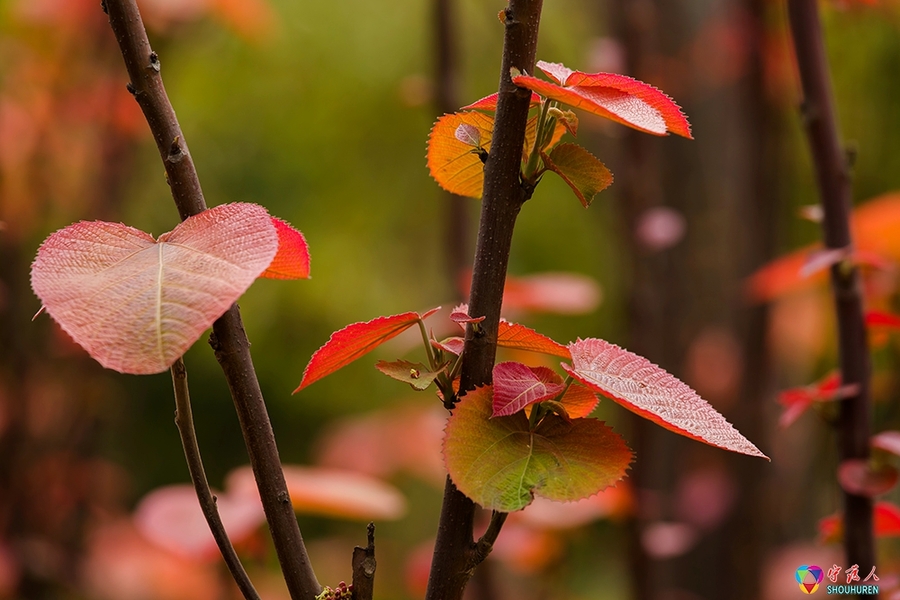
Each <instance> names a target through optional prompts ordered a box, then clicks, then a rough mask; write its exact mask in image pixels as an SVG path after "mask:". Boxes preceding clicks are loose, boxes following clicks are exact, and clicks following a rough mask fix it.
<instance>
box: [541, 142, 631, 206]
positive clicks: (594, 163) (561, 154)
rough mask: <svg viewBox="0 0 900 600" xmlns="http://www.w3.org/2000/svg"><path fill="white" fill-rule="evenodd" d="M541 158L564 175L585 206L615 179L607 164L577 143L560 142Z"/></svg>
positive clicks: (558, 173)
mask: <svg viewBox="0 0 900 600" xmlns="http://www.w3.org/2000/svg"><path fill="white" fill-rule="evenodd" d="M541 158H543V159H544V164H545V165H546V166H547V169H549V170H551V171H553V172H554V173H556V174H557V175H559V176H560V177H562V178H563V181H565V182H566V184H568V186H569V187H570V188H572V191H573V192H575V195H576V196H578V199H579V200H581V204H582V205H583V206H584V207H585V208H587V207H588V206H590V205H591V200H593V199H594V196H596V195H597V193H598V192H601V191H602V190H605V189H606V188H607V187H609V185H610V184H611V183H612V180H613V177H612V173H610V172H609V169H607V168H606V165H604V164H603V163H602V162H600V161H599V160H597V158H596V157H595V156H594V155H593V154H591V153H590V152H588V151H587V150H585V149H584V148H582V147H581V146H579V145H577V144H560V145H559V146H557V147H555V148H554V149H553V150H551V151H550V154H542V155H541Z"/></svg>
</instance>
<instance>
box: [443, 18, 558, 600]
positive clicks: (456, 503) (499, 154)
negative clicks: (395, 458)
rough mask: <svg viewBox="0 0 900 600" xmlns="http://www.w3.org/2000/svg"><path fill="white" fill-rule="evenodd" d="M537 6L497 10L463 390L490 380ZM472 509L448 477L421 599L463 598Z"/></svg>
mask: <svg viewBox="0 0 900 600" xmlns="http://www.w3.org/2000/svg"><path fill="white" fill-rule="evenodd" d="M542 5H543V2H542V0H511V1H510V3H509V6H508V7H507V8H506V10H505V11H503V13H501V14H502V15H503V18H504V25H505V30H506V31H505V36H504V43H503V59H502V63H501V67H500V86H499V98H498V102H497V112H496V116H495V125H494V133H493V137H492V140H491V152H490V156H489V157H488V159H487V162H486V163H485V168H484V190H483V198H482V210H481V223H480V226H479V230H478V243H477V247H476V250H475V264H474V268H473V274H472V290H471V293H470V296H469V311H470V312H469V314H471V315H475V316H479V317H480V316H484V317H485V320H484V321H483V322H481V323H480V324H479V328H478V331H477V333H476V331H475V330H474V329H473V327H472V326H471V324H470V325H469V326H468V327H467V328H466V345H465V349H464V350H463V359H462V360H463V363H462V370H461V373H460V378H461V379H460V389H461V390H463V391H467V390H473V389H475V388H476V387H477V386H480V385H485V384H488V383H490V382H491V373H492V369H493V367H494V358H495V356H496V351H497V330H498V328H499V325H500V305H501V303H502V301H503V286H504V284H505V282H506V270H507V265H508V263H509V252H510V248H511V246H512V234H513V229H514V227H515V223H516V217H517V216H518V214H519V209H520V208H521V207H522V204H523V203H524V202H525V201H526V200H528V199H529V198H530V197H531V193H532V191H533V190H532V189H529V188H527V187H525V186H523V185H522V184H521V183H520V180H519V170H520V162H521V159H522V147H523V145H524V142H525V122H526V121H527V119H528V108H529V102H530V99H531V92H529V91H527V90H525V89H521V88H517V87H516V86H515V85H514V84H513V83H512V78H511V76H510V69H512V68H516V69H518V70H519V71H522V72H527V73H531V72H533V71H534V63H535V53H536V50H537V35H538V26H539V24H540V17H541V8H542ZM474 515H475V504H474V503H473V502H472V501H471V500H469V499H468V498H467V497H466V496H465V495H463V494H462V493H461V492H460V491H459V490H457V489H456V486H454V485H453V482H452V481H451V480H450V478H449V477H448V478H447V481H446V484H445V487H444V501H443V505H442V507H441V517H440V523H439V525H438V533H437V540H436V541H435V549H434V556H433V558H432V561H431V573H430V575H429V578H428V591H427V592H426V594H425V598H426V600H438V599H441V600H458V599H459V598H461V597H462V594H463V590H465V586H466V583H467V582H468V580H469V578H470V577H471V573H472V570H473V568H474V565H473V556H474V552H475V543H474V540H473V536H472V525H473V521H474Z"/></svg>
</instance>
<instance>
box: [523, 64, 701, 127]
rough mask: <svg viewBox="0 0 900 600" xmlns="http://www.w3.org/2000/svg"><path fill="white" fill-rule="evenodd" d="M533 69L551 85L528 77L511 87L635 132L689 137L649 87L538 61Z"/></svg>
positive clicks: (681, 120) (674, 109)
mask: <svg viewBox="0 0 900 600" xmlns="http://www.w3.org/2000/svg"><path fill="white" fill-rule="evenodd" d="M537 66H538V67H539V68H540V69H541V70H543V71H544V72H545V73H546V74H547V75H548V76H550V77H551V78H553V79H554V80H555V83H554V82H550V81H545V80H543V79H538V78H537V77H532V76H530V75H518V76H516V77H513V83H515V84H516V85H517V86H520V87H524V88H528V89H530V90H532V91H533V92H537V93H538V94H540V95H541V96H544V97H545V98H550V99H552V100H556V101H557V102H561V103H563V104H567V105H569V106H574V107H576V108H580V109H582V110H584V111H587V112H589V113H593V114H595V115H599V116H601V117H606V118H607V119H611V120H613V121H616V122H617V123H621V124H623V125H627V126H629V127H632V128H634V129H637V130H639V131H644V132H646V133H651V134H653V135H666V133H667V132H671V133H674V134H676V135H680V136H682V137H686V138H689V139H690V138H691V137H692V136H691V128H690V125H689V124H688V122H687V119H686V118H685V117H684V114H683V113H682V112H681V108H680V107H679V106H678V105H677V104H675V103H674V102H673V101H672V99H671V98H669V97H668V96H667V95H665V94H664V93H662V92H661V91H659V90H658V89H656V88H655V87H653V86H652V85H648V84H646V83H643V82H641V81H638V80H636V79H632V78H631V77H627V76H625V75H617V74H615V73H583V72H581V71H572V70H570V69H567V68H566V67H564V66H563V65H560V64H557V63H547V62H544V61H538V63H537Z"/></svg>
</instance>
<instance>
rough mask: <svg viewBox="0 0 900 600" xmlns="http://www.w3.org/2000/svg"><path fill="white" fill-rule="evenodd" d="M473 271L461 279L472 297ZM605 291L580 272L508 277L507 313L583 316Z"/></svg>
mask: <svg viewBox="0 0 900 600" xmlns="http://www.w3.org/2000/svg"><path fill="white" fill-rule="evenodd" d="M471 282H472V274H471V272H467V273H465V274H464V275H463V276H462V277H461V278H460V291H461V292H462V293H463V294H464V295H465V296H468V295H469V288H470V286H471ZM602 297H603V291H602V289H601V288H600V285H599V284H598V283H597V281H596V280H595V279H593V278H592V277H588V276H587V275H581V274H579V273H564V272H559V273H556V272H546V273H535V274H533V275H525V276H522V277H517V276H514V275H508V276H507V277H506V285H505V286H504V288H503V308H502V310H503V312H504V313H507V312H509V313H512V312H515V311H526V312H538V313H555V314H560V315H583V314H587V313H589V312H591V311H592V310H594V309H595V308H597V306H598V305H599V304H600V301H601V299H602Z"/></svg>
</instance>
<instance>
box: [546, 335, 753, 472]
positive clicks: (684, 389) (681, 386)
mask: <svg viewBox="0 0 900 600" xmlns="http://www.w3.org/2000/svg"><path fill="white" fill-rule="evenodd" d="M569 350H570V351H571V353H572V366H569V365H567V364H563V365H562V367H563V369H565V370H566V372H568V373H569V374H570V375H571V376H572V377H574V378H575V379H577V380H578V381H580V382H581V383H583V384H584V385H586V386H587V387H589V388H591V389H592V390H595V391H597V392H600V393H601V394H603V395H604V396H607V397H608V398H610V399H612V400H615V401H616V402H618V403H619V404H621V405H622V406H624V407H625V408H627V409H628V410H630V411H632V412H634V413H635V414H638V415H640V416H642V417H644V418H645V419H649V420H650V421H653V422H654V423H656V424H658V425H661V426H662V427H665V428H666V429H668V430H670V431H674V432H675V433H677V434H680V435H683V436H686V437H689V438H692V439H695V440H698V441H700V442H704V443H706V444H709V445H711V446H716V447H718V448H723V449H725V450H731V451H732V452H740V453H741V454H748V455H750V456H759V457H761V458H768V457H766V455H765V454H763V453H762V452H760V451H759V449H758V448H757V447H756V446H754V445H753V444H752V443H751V442H750V441H749V440H748V439H747V438H745V437H744V436H743V435H741V434H740V432H738V431H737V430H736V429H735V428H734V427H733V426H732V425H731V423H729V422H728V421H726V420H725V417H723V416H722V415H721V414H719V413H718V412H717V411H716V409H714V408H713V407H712V406H710V405H709V403H708V402H706V401H705V400H703V399H702V398H701V397H700V396H698V395H697V392H695V391H694V390H692V389H691V388H690V387H688V385H687V384H685V383H684V382H682V381H680V380H679V379H677V378H675V377H674V376H672V375H670V374H669V373H668V372H666V371H664V370H663V369H661V368H659V367H658V366H657V365H654V364H653V363H651V362H650V361H649V360H647V359H646V358H644V357H642V356H638V355H637V354H633V353H631V352H628V351H627V350H624V349H622V348H620V347H619V346H616V345H615V344H610V343H609V342H606V341H604V340H599V339H595V338H589V339H586V340H578V341H577V342H574V343H572V344H569Z"/></svg>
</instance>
